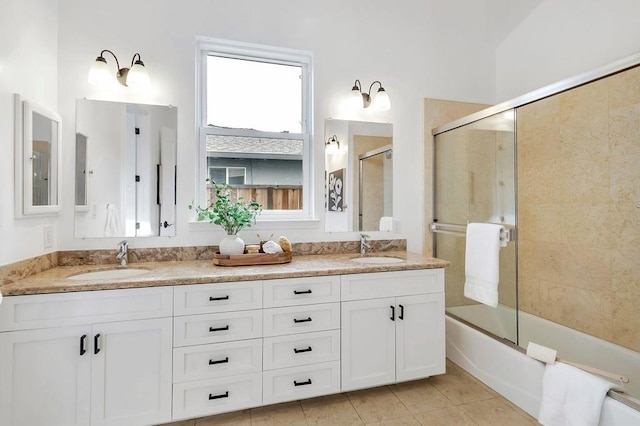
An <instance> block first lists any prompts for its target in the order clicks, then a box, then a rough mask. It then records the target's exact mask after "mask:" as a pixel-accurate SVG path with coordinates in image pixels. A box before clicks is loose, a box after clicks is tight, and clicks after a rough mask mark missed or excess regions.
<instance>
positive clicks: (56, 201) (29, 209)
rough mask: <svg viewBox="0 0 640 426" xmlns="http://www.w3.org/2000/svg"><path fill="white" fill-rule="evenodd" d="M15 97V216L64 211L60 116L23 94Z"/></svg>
mask: <svg viewBox="0 0 640 426" xmlns="http://www.w3.org/2000/svg"><path fill="white" fill-rule="evenodd" d="M14 100H15V112H16V113H15V182H16V184H15V186H14V188H15V216H16V218H21V217H25V216H32V215H48V214H57V213H58V212H59V211H60V182H61V180H60V177H61V176H60V161H61V152H60V139H61V134H62V133H61V124H62V120H61V119H60V116H59V115H58V114H56V113H54V112H52V111H50V110H48V109H46V108H44V107H42V106H40V105H38V104H36V103H34V102H32V101H30V100H28V99H25V98H23V97H22V96H20V95H18V94H16V95H15V96H14Z"/></svg>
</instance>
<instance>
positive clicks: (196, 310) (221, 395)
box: [173, 281, 263, 420]
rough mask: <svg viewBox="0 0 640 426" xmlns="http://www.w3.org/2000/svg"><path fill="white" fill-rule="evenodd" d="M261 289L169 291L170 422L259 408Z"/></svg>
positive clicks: (235, 285) (239, 285) (227, 286)
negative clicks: (171, 311) (171, 325)
mask: <svg viewBox="0 0 640 426" xmlns="http://www.w3.org/2000/svg"><path fill="white" fill-rule="evenodd" d="M262 287H263V282H262V281H240V282H228V283H215V284H194V285H183V286H175V287H174V315H175V317H174V321H173V322H174V330H173V332H174V334H173V345H174V349H173V419H174V420H181V419H187V418H193V417H199V416H209V415H213V414H218V413H224V412H227V411H234V410H240V409H244V408H250V407H255V406H259V405H261V404H262V317H263V314H262Z"/></svg>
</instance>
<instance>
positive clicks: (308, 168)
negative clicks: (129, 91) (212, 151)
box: [196, 37, 315, 225]
mask: <svg viewBox="0 0 640 426" xmlns="http://www.w3.org/2000/svg"><path fill="white" fill-rule="evenodd" d="M209 53H214V54H215V55H216V56H224V57H227V58H238V59H249V60H251V59H253V60H256V61H261V62H271V63H279V64H286V65H296V66H300V67H301V68H302V123H301V124H302V126H301V133H277V132H262V131H256V130H250V129H224V128H217V127H211V126H207V111H206V103H205V101H206V94H207V86H206V83H207V79H206V62H207V61H206V57H207V55H208V54H209ZM196 58H197V64H196V69H197V74H198V75H197V82H198V90H197V91H196V92H197V103H196V117H197V126H198V133H199V138H198V139H199V147H198V176H197V186H196V188H197V190H196V194H197V197H198V201H199V204H200V205H204V203H206V194H205V193H206V188H205V183H204V182H205V180H206V178H207V177H208V176H209V169H208V165H207V148H206V145H207V142H206V141H207V135H223V136H249V137H263V138H277V139H295V140H302V141H303V160H302V205H303V208H302V210H263V211H262V213H261V214H260V215H259V216H258V225H260V222H265V221H284V222H288V221H294V220H310V219H314V218H313V214H314V211H315V210H314V206H313V200H314V197H313V182H312V179H311V177H312V176H313V173H312V170H313V149H312V147H311V141H312V140H313V137H312V132H313V101H312V89H313V54H312V53H311V52H309V51H303V50H294V49H287V48H280V47H272V46H265V45H260V44H252V43H243V42H237V41H230V40H221V39H214V38H208V37H197V54H196Z"/></svg>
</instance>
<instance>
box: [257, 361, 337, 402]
mask: <svg viewBox="0 0 640 426" xmlns="http://www.w3.org/2000/svg"><path fill="white" fill-rule="evenodd" d="M262 380H263V385H262V386H263V393H262V398H263V400H264V403H265V404H274V403H277V402H285V401H293V400H296V399H303V398H311V397H314V396H319V395H327V394H331V393H338V392H340V361H332V362H325V363H322V364H313V365H305V366H302V367H293V368H284V369H281V370H272V371H265V372H264V373H262Z"/></svg>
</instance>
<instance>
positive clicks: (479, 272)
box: [464, 223, 503, 308]
mask: <svg viewBox="0 0 640 426" xmlns="http://www.w3.org/2000/svg"><path fill="white" fill-rule="evenodd" d="M502 229H503V227H502V225H494V224H491V223H470V224H468V225H467V247H466V250H465V262H464V268H465V275H466V280H465V283H464V295H465V297H468V298H470V299H473V300H477V301H478V302H482V303H484V304H485V305H489V306H493V307H494V308H495V307H496V306H498V282H499V281H500V274H499V272H500V231H501V230H502Z"/></svg>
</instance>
